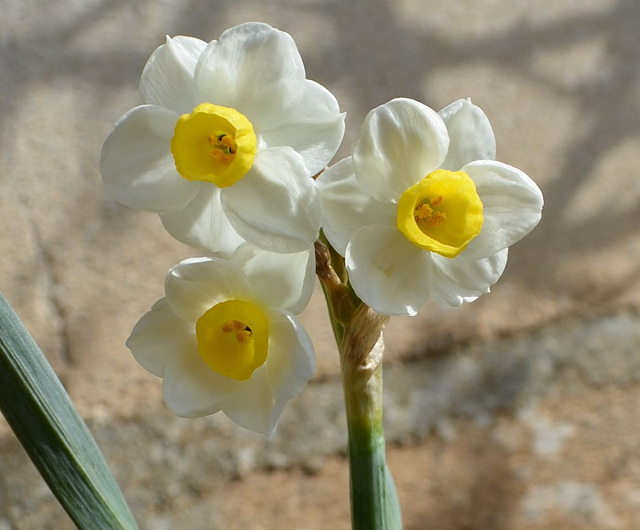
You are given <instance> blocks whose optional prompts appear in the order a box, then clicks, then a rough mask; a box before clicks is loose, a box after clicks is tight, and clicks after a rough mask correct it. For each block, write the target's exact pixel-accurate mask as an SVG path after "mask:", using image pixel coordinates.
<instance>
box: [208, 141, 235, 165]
mask: <svg viewBox="0 0 640 530" xmlns="http://www.w3.org/2000/svg"><path fill="white" fill-rule="evenodd" d="M209 144H210V145H211V146H212V147H213V149H212V150H211V153H210V154H209V156H210V157H211V158H213V159H214V160H215V161H216V162H220V163H224V164H229V163H231V162H233V159H234V158H235V157H236V151H237V150H238V145H237V144H236V141H235V140H234V138H233V136H231V135H229V134H219V135H217V136H214V135H211V134H210V135H209Z"/></svg>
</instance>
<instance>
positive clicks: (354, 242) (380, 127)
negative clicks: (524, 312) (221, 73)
mask: <svg viewBox="0 0 640 530" xmlns="http://www.w3.org/2000/svg"><path fill="white" fill-rule="evenodd" d="M494 159H495V138H494V135H493V131H492V129H491V125H490V124H489V120H488V119H487V117H486V116H485V114H484V113H483V112H482V110H480V108H478V107H477V106H475V105H473V104H472V103H471V102H470V101H469V100H459V101H456V102H455V103H452V104H451V105H449V106H448V107H446V108H444V109H443V110H441V111H440V112H439V113H436V112H435V111H433V110H432V109H430V108H429V107H427V106H425V105H423V104H421V103H419V102H417V101H413V100H410V99H394V100H392V101H390V102H388V103H386V104H384V105H381V106H380V107H378V108H376V109H374V110H372V111H371V112H370V113H369V114H368V115H367V117H366V118H365V121H364V123H363V125H362V128H361V130H360V134H359V135H358V137H357V139H356V141H355V144H354V147H353V153H352V156H351V157H348V158H346V159H344V160H342V161H340V162H338V163H337V164H336V165H334V166H333V167H331V168H329V169H328V170H327V171H325V172H324V173H323V174H322V175H321V176H320V177H319V178H318V184H319V187H320V192H321V195H322V199H323V205H324V210H325V219H324V227H323V229H324V231H325V234H326V236H327V238H328V239H329V241H330V242H331V244H332V245H333V246H334V247H335V249H336V250H337V251H338V252H340V253H341V254H342V255H343V256H345V262H346V266H347V270H348V271H349V278H350V280H351V283H352V285H353V288H354V290H355V291H356V293H357V294H358V296H360V297H361V298H362V300H363V301H364V302H365V303H366V304H368V305H369V306H370V307H372V308H373V309H374V310H376V311H378V312H380V313H386V314H398V315H400V314H408V315H415V314H416V312H417V311H418V309H420V307H422V305H424V303H425V302H426V301H427V299H428V298H429V297H431V298H432V299H434V300H435V301H436V302H439V303H442V304H446V305H450V306H457V305H460V304H461V303H462V302H470V301H473V300H475V299H476V298H478V297H479V296H480V295H482V294H483V293H486V292H489V288H490V286H491V285H493V284H494V283H495V282H496V281H497V280H498V278H499V277H500V275H501V274H502V272H503V270H504V268H505V265H506V261H507V252H508V250H507V249H508V247H509V246H510V245H512V244H513V243H515V242H516V241H518V240H520V239H521V238H522V237H524V236H525V235H526V234H528V233H529V232H530V231H531V230H532V229H533V228H534V227H535V226H536V224H537V223H538V221H539V220H540V217H541V212H542V203H543V201H542V193H541V192H540V190H539V188H538V186H536V184H535V183H534V182H533V181H532V180H531V179H530V178H529V177H528V176H527V175H525V174H524V173H523V172H522V171H520V170H518V169H516V168H514V167H511V166H508V165H506V164H503V163H500V162H496V161H494Z"/></svg>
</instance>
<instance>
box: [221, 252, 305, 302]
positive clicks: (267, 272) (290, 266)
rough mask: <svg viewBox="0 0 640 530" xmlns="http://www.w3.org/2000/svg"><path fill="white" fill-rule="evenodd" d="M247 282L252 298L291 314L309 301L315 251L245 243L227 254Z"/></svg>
mask: <svg viewBox="0 0 640 530" xmlns="http://www.w3.org/2000/svg"><path fill="white" fill-rule="evenodd" d="M231 261H233V262H234V263H238V265H239V266H240V267H241V268H242V271H243V272H244V273H245V274H246V276H247V278H248V279H249V281H250V282H251V288H252V290H253V300H254V301H255V302H256V303H259V304H261V305H262V306H264V307H278V308H281V309H286V310H287V311H291V312H292V313H294V314H297V313H300V312H301V311H302V310H303V309H304V308H305V307H306V306H307V304H308V303H309V299H310V298H311V294H312V293H313V287H314V282H315V273H316V267H315V250H314V249H313V248H312V247H311V248H309V249H308V250H305V251H303V252H296V253H294V254H281V253H276V252H268V251H266V250H262V249H260V248H258V247H255V246H253V245H251V244H249V243H245V244H244V245H242V246H241V247H240V248H239V249H238V250H237V251H236V253H235V254H234V255H233V256H231Z"/></svg>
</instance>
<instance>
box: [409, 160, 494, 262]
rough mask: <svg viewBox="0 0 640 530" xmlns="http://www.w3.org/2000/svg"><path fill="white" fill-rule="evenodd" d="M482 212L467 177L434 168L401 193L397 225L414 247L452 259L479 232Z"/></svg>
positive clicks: (462, 173) (474, 187)
mask: <svg viewBox="0 0 640 530" xmlns="http://www.w3.org/2000/svg"><path fill="white" fill-rule="evenodd" d="M482 210H483V208H482V201H481V200H480V197H479V196H478V193H477V191H476V186H475V184H474V183H473V180H471V178H470V177H469V175H467V174H466V173H465V172H464V171H448V170H446V169H436V170H435V171H432V172H431V173H429V174H428V175H427V176H426V177H425V178H424V179H422V180H421V181H420V182H418V183H417V184H415V185H413V186H411V187H410V188H408V189H406V190H405V191H404V193H403V194H402V196H401V197H400V200H399V201H398V217H397V225H398V228H399V229H400V231H401V232H402V233H403V234H404V235H405V236H406V238H407V239H408V240H409V241H411V242H412V243H413V244H414V245H416V246H418V247H420V248H423V249H425V250H428V251H430V252H435V253H437V254H440V255H441V256H444V257H446V258H455V257H456V256H457V255H458V254H460V253H461V252H462V251H463V250H464V249H465V248H466V247H467V245H468V244H469V242H470V241H471V240H472V239H473V238H474V237H476V236H477V235H478V234H479V233H480V230H481V228H482V223H483V221H484V217H483V215H482Z"/></svg>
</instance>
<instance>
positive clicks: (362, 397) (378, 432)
mask: <svg viewBox="0 0 640 530" xmlns="http://www.w3.org/2000/svg"><path fill="white" fill-rule="evenodd" d="M387 320H388V317H384V316H381V315H378V314H376V313H374V312H373V311H372V310H371V309H370V308H368V307H367V306H365V305H362V306H360V308H358V310H357V311H356V313H355V315H354V318H353V320H352V322H351V323H350V325H349V326H347V330H346V333H345V335H344V338H343V341H342V344H341V347H340V361H341V366H342V381H343V388H344V396H345V408H346V414H347V428H348V433H349V466H350V485H351V521H352V528H353V530H365V529H366V530H399V529H401V528H402V523H401V518H400V508H399V504H398V498H397V494H396V489H395V486H394V484H393V479H392V478H391V474H390V473H389V469H388V467H387V464H386V456H385V440H384V433H383V427H382V352H383V349H384V345H383V342H382V335H381V333H382V327H383V326H384V324H385V323H386V321H387Z"/></svg>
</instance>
